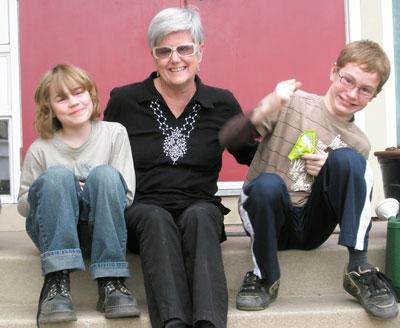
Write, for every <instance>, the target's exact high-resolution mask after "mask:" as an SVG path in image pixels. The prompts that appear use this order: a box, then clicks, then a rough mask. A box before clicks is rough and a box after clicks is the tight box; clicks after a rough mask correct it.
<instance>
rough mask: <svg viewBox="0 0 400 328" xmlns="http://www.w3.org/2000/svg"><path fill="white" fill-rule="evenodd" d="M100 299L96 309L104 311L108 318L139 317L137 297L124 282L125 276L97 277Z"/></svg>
mask: <svg viewBox="0 0 400 328" xmlns="http://www.w3.org/2000/svg"><path fill="white" fill-rule="evenodd" d="M97 284H98V287H99V300H98V301H97V307H96V310H97V311H99V312H101V313H104V315H105V317H106V318H122V317H138V316H139V315H140V311H139V309H138V308H137V303H136V299H135V297H134V296H133V295H132V293H131V292H130V291H129V290H128V288H127V287H126V286H125V284H124V279H123V278H111V277H107V278H100V279H97Z"/></svg>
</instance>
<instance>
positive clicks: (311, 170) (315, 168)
mask: <svg viewBox="0 0 400 328" xmlns="http://www.w3.org/2000/svg"><path fill="white" fill-rule="evenodd" d="M301 158H302V159H304V160H305V161H306V169H307V173H308V174H310V175H312V176H314V177H316V176H318V174H319V171H321V168H322V167H323V166H324V164H325V162H326V159H327V158H328V155H327V154H321V153H319V152H318V151H317V150H315V152H314V154H305V155H303V156H302V157H301Z"/></svg>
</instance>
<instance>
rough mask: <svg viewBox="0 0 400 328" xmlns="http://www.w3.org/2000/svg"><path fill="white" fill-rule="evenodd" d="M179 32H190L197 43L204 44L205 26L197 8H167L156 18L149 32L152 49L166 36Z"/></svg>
mask: <svg viewBox="0 0 400 328" xmlns="http://www.w3.org/2000/svg"><path fill="white" fill-rule="evenodd" d="M178 31H188V32H189V33H190V35H191V36H192V38H193V41H194V42H195V43H198V44H200V43H203V42H204V34H203V26H202V24H201V18H200V14H199V11H198V10H197V8H196V7H192V6H190V7H188V8H167V9H164V10H162V11H160V12H159V13H158V14H157V15H156V16H154V18H153V19H152V20H151V22H150V25H149V30H148V32H147V39H148V42H149V46H150V48H154V47H156V46H157V45H158V44H159V43H160V42H161V40H162V39H163V38H164V37H165V36H166V35H168V34H170V33H173V32H178Z"/></svg>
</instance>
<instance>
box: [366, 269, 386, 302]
mask: <svg viewBox="0 0 400 328" xmlns="http://www.w3.org/2000/svg"><path fill="white" fill-rule="evenodd" d="M362 280H363V282H364V283H365V285H366V286H367V290H368V291H369V292H370V294H371V295H372V296H382V295H386V294H388V293H389V290H388V289H390V279H389V278H388V277H386V276H385V275H384V274H383V273H382V272H380V271H378V270H376V269H375V268H373V269H371V271H370V272H366V273H364V274H363V275H362Z"/></svg>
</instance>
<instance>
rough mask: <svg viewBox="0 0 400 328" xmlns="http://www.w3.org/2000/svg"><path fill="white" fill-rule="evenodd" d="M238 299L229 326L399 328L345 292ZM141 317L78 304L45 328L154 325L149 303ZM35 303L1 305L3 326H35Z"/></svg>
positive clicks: (139, 327)
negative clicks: (245, 306)
mask: <svg viewBox="0 0 400 328" xmlns="http://www.w3.org/2000/svg"><path fill="white" fill-rule="evenodd" d="M234 304H235V303H234V299H230V302H229V314H228V325H227V327H228V328H243V327H254V328H261V327H271V328H275V327H279V328H305V327H307V328H320V327H324V328H337V327H341V328H355V327H357V328H358V327H362V328H395V327H399V326H400V317H396V318H394V319H389V320H378V319H375V318H373V317H371V316H369V315H368V314H367V313H366V312H365V311H364V309H362V308H361V307H360V306H359V304H358V303H357V302H356V301H355V300H353V299H351V298H348V297H347V296H345V295H331V296H323V297H322V296H320V297H318V296H313V297H293V296H284V297H279V298H278V300H277V301H276V302H275V303H272V304H271V305H270V306H269V308H267V309H266V310H263V311H251V312H250V311H247V312H246V311H239V310H237V309H236V308H235V305H234ZM141 310H142V314H141V316H140V317H139V318H124V319H112V320H107V319H105V318H104V316H103V315H102V314H101V313H98V312H96V311H95V310H94V307H93V306H91V307H90V306H88V305H78V306H75V312H76V315H77V318H78V321H76V322H73V323H65V324H57V325H54V324H53V325H50V324H49V325H41V327H42V328H47V327H51V328H78V327H79V328H105V327H107V328H126V327H132V328H150V327H151V325H150V321H149V317H148V313H147V309H146V308H145V306H143V305H142V306H141ZM35 318H36V306H35V305H1V306H0V327H2V328H3V327H4V328H5V327H7V328H35V327H36V322H35Z"/></svg>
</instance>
